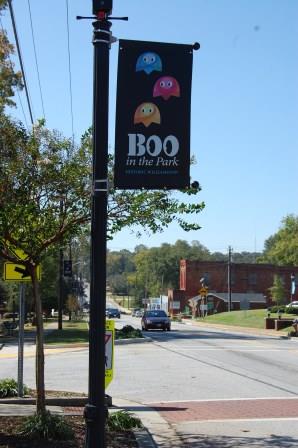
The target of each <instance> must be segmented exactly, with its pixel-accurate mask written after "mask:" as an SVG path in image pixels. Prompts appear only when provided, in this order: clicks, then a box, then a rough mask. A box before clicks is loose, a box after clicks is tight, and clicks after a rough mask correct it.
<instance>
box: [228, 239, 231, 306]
mask: <svg viewBox="0 0 298 448" xmlns="http://www.w3.org/2000/svg"><path fill="white" fill-rule="evenodd" d="M231 255H232V248H231V246H229V261H228V294H229V304H228V310H229V311H232V286H231Z"/></svg>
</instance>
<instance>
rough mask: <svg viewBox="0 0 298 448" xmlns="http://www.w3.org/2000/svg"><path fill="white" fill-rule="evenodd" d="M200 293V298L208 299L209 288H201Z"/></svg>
mask: <svg viewBox="0 0 298 448" xmlns="http://www.w3.org/2000/svg"><path fill="white" fill-rule="evenodd" d="M199 292H200V296H204V297H206V295H207V294H208V288H201V289H200V291H199Z"/></svg>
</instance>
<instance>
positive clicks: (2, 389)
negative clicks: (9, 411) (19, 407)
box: [0, 378, 29, 398]
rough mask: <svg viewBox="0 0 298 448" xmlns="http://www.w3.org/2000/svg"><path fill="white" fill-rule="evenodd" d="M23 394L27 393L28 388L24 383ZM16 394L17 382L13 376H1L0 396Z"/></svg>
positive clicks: (13, 395)
mask: <svg viewBox="0 0 298 448" xmlns="http://www.w3.org/2000/svg"><path fill="white" fill-rule="evenodd" d="M23 390H24V394H25V395H26V394H28V392H29V389H28V387H27V386H25V385H24V387H23ZM17 395H18V383H17V382H16V380H15V379H13V378H3V380H0V398H7V397H16V396H17Z"/></svg>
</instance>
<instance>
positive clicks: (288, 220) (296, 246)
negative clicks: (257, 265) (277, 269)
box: [259, 215, 298, 266]
mask: <svg viewBox="0 0 298 448" xmlns="http://www.w3.org/2000/svg"><path fill="white" fill-rule="evenodd" d="M259 260H260V261H261V262H263V263H272V264H275V265H278V266H298V216H295V215H287V216H286V217H285V218H284V219H283V220H282V225H281V227H280V229H279V230H278V232H276V233H275V234H274V235H272V236H270V237H269V238H268V239H267V240H266V241H265V249H264V252H263V255H262V257H260V259H259Z"/></svg>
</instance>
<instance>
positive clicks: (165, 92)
mask: <svg viewBox="0 0 298 448" xmlns="http://www.w3.org/2000/svg"><path fill="white" fill-rule="evenodd" d="M153 96H154V97H155V96H162V97H163V99H164V100H168V99H169V98H170V97H171V96H178V97H179V96H180V86H179V83H178V81H177V79H175V78H173V76H162V77H161V78H159V79H158V80H157V81H156V83H155V84H154V87H153Z"/></svg>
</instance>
